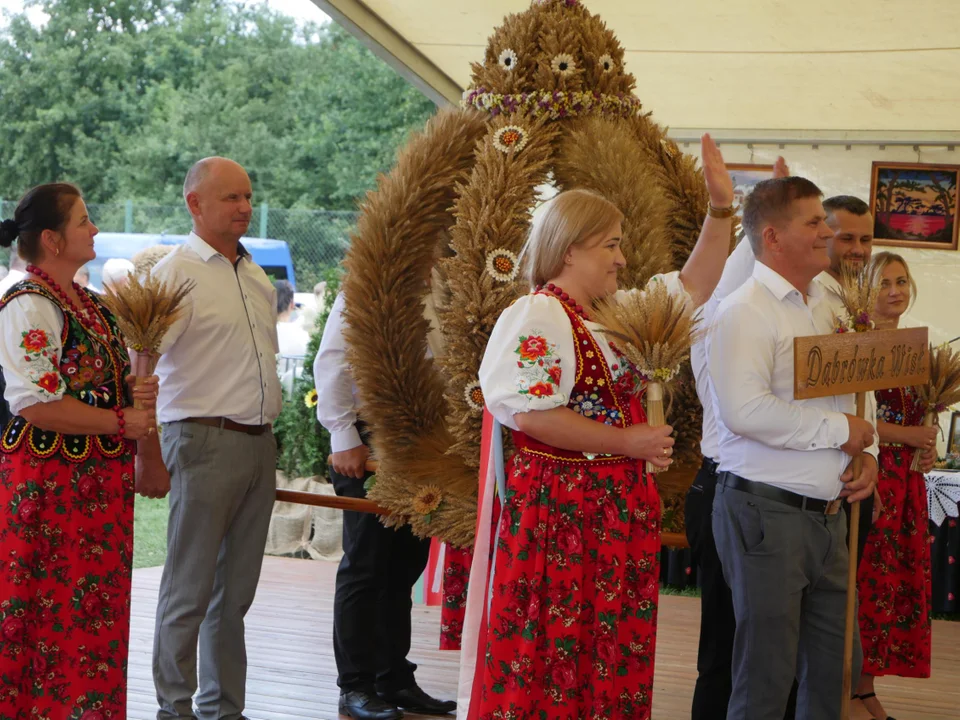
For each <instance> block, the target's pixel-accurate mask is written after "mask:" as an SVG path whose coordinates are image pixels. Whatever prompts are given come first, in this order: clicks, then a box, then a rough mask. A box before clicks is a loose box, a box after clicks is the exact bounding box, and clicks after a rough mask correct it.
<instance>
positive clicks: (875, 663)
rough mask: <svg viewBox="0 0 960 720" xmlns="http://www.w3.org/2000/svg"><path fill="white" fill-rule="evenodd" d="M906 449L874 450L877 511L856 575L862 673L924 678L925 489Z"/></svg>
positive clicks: (928, 592) (926, 668)
mask: <svg viewBox="0 0 960 720" xmlns="http://www.w3.org/2000/svg"><path fill="white" fill-rule="evenodd" d="M912 459H913V450H912V449H911V448H899V447H881V448H880V482H879V484H878V488H879V491H880V500H881V502H882V503H883V508H884V509H883V512H882V513H881V514H880V517H879V518H878V519H877V522H876V523H874V525H873V527H872V528H871V529H870V533H869V534H868V535H867V542H866V546H865V547H864V551H863V560H862V561H861V562H860V567H859V568H858V573H857V585H858V590H859V595H860V640H861V642H862V644H863V672H864V673H867V674H870V675H874V676H877V675H899V676H900V677H918V678H926V677H930V636H931V628H930V597H931V584H930V544H929V539H928V538H929V534H930V531H929V520H928V511H927V486H926V483H925V482H924V479H923V475H922V474H920V473H918V472H911V471H910V462H911V461H912Z"/></svg>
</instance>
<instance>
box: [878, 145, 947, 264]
mask: <svg viewBox="0 0 960 720" xmlns="http://www.w3.org/2000/svg"><path fill="white" fill-rule="evenodd" d="M958 191H960V165H932V164H926V163H885V162H875V163H873V174H872V176H871V180H870V198H871V203H870V205H871V210H872V211H873V225H874V230H873V238H874V243H875V244H877V245H896V246H900V247H915V248H933V249H938V250H956V249H957V230H958V225H957V193H958Z"/></svg>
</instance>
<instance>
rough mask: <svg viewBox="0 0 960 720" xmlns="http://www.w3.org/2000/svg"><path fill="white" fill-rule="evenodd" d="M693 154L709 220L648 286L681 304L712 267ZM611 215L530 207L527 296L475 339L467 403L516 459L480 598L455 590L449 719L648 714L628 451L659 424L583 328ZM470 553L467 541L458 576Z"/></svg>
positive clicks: (558, 203) (640, 525)
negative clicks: (475, 382) (462, 611)
mask: <svg viewBox="0 0 960 720" xmlns="http://www.w3.org/2000/svg"><path fill="white" fill-rule="evenodd" d="M702 150H703V168H704V177H705V179H706V184H707V189H708V192H709V195H710V204H711V211H710V216H709V217H707V218H706V220H705V222H704V224H703V230H702V232H701V234H700V239H699V241H698V243H697V246H696V248H695V249H694V250H693V252H692V253H691V255H690V258H689V260H688V261H687V263H686V265H684V267H683V269H682V270H681V271H679V272H672V273H669V274H666V275H658V276H656V277H654V278H653V279H652V280H651V281H650V282H651V283H654V282H662V283H666V284H667V286H668V287H669V289H670V291H671V292H673V293H678V294H684V295H685V296H687V297H688V298H689V300H690V301H691V302H693V303H695V304H696V305H697V306H699V305H700V304H702V302H703V301H704V300H705V299H706V298H708V297H709V296H710V294H711V293H712V292H713V289H714V287H715V286H716V284H717V281H718V280H719V278H720V273H721V272H722V270H723V265H724V261H725V259H726V256H727V251H728V249H729V246H730V233H731V223H732V219H731V217H732V208H731V205H732V203H733V185H732V183H731V181H730V176H729V174H728V173H727V171H726V168H725V166H724V162H723V158H722V156H721V155H720V152H719V150H718V149H717V147H716V145H715V144H714V143H713V141H712V140H711V139H710V137H709V136H708V135H705V136H704V138H703V147H702ZM622 219H623V215H622V214H621V212H620V211H619V210H618V209H617V208H616V207H615V206H614V205H613V204H611V203H610V202H608V201H607V200H605V199H604V198H602V197H600V196H598V195H595V194H593V193H590V192H587V191H584V190H570V191H567V192H563V193H561V194H560V195H558V196H557V197H555V198H554V199H553V200H551V201H550V203H549V204H548V205H547V206H546V207H545V208H542V209H541V212H540V213H539V214H538V216H537V217H536V219H535V220H534V223H533V227H532V229H531V232H530V238H529V240H528V243H527V247H526V249H525V263H526V270H527V274H528V277H529V280H530V284H531V287H532V290H531V292H530V294H529V295H527V296H525V297H523V298H521V299H520V300H518V301H517V302H516V303H514V304H513V305H512V306H511V307H509V308H508V309H507V310H506V311H505V312H504V313H503V315H501V317H500V319H499V320H498V321H497V324H496V326H495V327H494V330H493V333H492V335H491V337H490V342H489V343H488V345H487V349H486V353H485V355H484V358H483V362H482V364H481V368H480V383H481V386H482V389H483V395H484V398H485V400H486V405H487V408H488V409H489V411H490V412H491V413H492V415H493V416H494V417H495V418H496V419H497V420H499V421H500V422H501V423H502V424H503V425H505V426H507V427H509V428H510V429H511V430H512V431H513V439H514V443H515V445H516V448H517V453H516V454H515V455H514V457H513V458H512V460H511V461H510V463H509V464H508V467H507V468H506V492H505V495H504V498H503V503H504V506H503V511H502V514H501V523H500V527H499V537H498V541H497V546H496V553H495V556H494V562H493V567H494V569H493V574H492V581H491V583H490V595H489V596H487V597H484V596H486V593H485V590H486V588H485V587H484V585H485V583H483V582H482V581H481V582H479V583H474V582H473V581H471V584H470V588H471V593H472V594H473V595H474V596H472V597H471V598H470V600H469V601H468V616H469V617H468V620H467V624H468V627H469V626H471V625H472V626H473V628H474V630H472V631H465V635H464V648H467V647H468V642H469V638H471V637H474V638H477V637H478V638H479V642H476V640H475V642H474V645H473V647H475V648H476V649H477V657H476V662H475V663H473V662H472V661H471V653H469V652H466V653H465V657H464V660H463V663H464V668H463V671H462V672H461V698H462V702H461V707H460V708H459V714H458V717H461V718H464V717H467V718H481V719H484V720H486V719H493V718H511V719H517V720H521V719H524V718H540V717H548V718H551V720H580V719H581V718H593V717H603V718H631V719H633V720H643V719H644V718H649V717H650V708H651V701H652V692H653V661H654V646H655V638H656V623H657V596H658V575H659V567H658V552H659V550H660V499H659V497H658V495H657V489H656V484H655V482H654V480H653V478H652V476H651V475H649V474H647V473H646V472H645V471H644V468H645V465H644V462H643V461H644V460H649V461H651V462H652V463H654V464H655V465H657V466H659V467H666V466H668V465H670V463H671V462H672V461H671V455H672V454H673V442H674V441H673V439H672V438H671V437H670V435H671V432H672V428H671V427H669V426H666V427H657V428H652V427H650V426H648V425H647V424H646V418H645V416H644V411H643V407H642V405H641V403H640V401H639V399H638V398H637V396H636V395H634V394H633V393H632V392H631V391H632V390H633V388H634V387H635V386H636V384H637V383H639V382H641V381H640V379H639V376H638V375H637V373H636V370H635V369H634V368H633V367H631V366H630V364H629V363H628V362H627V360H626V359H625V358H624V357H623V356H622V355H621V354H620V353H619V352H618V351H617V350H616V349H615V348H614V347H613V346H611V344H610V343H609V342H608V341H607V339H606V337H605V336H604V335H603V334H602V333H600V332H599V331H600V329H601V328H600V326H599V325H597V324H596V323H593V322H591V320H590V312H591V309H592V307H593V305H594V303H595V302H596V301H598V300H601V299H603V298H606V297H609V296H611V295H614V294H616V293H618V292H622V291H618V289H617V272H618V270H620V269H621V268H622V267H624V265H625V260H624V256H623V254H622V252H621V250H620V239H621V221H622ZM487 495H489V493H487ZM483 517H484V512H483V509H482V508H481V518H483ZM484 534H485V533H484V529H483V528H480V531H479V533H478V536H477V537H478V538H480V537H483V536H484ZM484 555H486V553H483V552H481V551H479V550H478V551H477V553H476V555H475V558H479V559H475V561H474V562H475V566H474V569H473V576H472V577H476V576H477V573H478V570H477V563H478V562H479V563H482V562H483V560H482V557H483V556H484ZM484 573H485V571H484ZM484 577H486V575H485V574H484ZM476 595H479V596H480V597H476ZM488 602H489V606H488V607H487V608H486V618H485V622H480V621H478V620H477V618H478V616H479V615H480V614H481V613H482V611H483V606H484V605H486V604H487V603H488ZM478 624H479V628H478V627H477V625H478ZM471 672H473V673H474V674H473V675H471ZM464 688H472V691H471V692H470V693H469V696H470V699H469V700H467V699H466V697H467V695H468V693H467V692H466V691H465V690H464Z"/></svg>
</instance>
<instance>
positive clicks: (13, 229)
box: [0, 220, 20, 247]
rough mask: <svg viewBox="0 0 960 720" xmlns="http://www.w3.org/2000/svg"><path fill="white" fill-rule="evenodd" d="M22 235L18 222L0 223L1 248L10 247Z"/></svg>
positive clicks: (7, 221)
mask: <svg viewBox="0 0 960 720" xmlns="http://www.w3.org/2000/svg"><path fill="white" fill-rule="evenodd" d="M19 234H20V228H19V227H18V226H17V222H16V220H4V221H3V222H0V247H10V246H11V245H13V241H14V240H16V239H17V236H18V235H19Z"/></svg>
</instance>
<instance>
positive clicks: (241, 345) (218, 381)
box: [153, 233, 282, 425]
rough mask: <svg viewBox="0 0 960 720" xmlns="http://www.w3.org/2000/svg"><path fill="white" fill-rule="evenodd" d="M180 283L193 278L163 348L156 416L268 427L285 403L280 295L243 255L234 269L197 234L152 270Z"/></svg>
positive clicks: (244, 253)
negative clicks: (279, 357) (280, 370)
mask: <svg viewBox="0 0 960 720" xmlns="http://www.w3.org/2000/svg"><path fill="white" fill-rule="evenodd" d="M153 275H154V277H156V278H158V279H159V280H161V281H164V282H172V283H174V284H176V285H179V284H180V283H181V282H183V281H184V280H193V281H194V283H195V285H194V288H193V290H191V291H190V294H189V295H188V296H187V300H186V309H185V311H184V313H183V315H182V316H181V317H180V319H179V320H177V322H176V323H174V325H173V326H172V327H171V328H170V331H169V332H168V333H167V334H166V336H165V337H164V339H163V343H162V345H161V348H160V349H161V352H162V353H163V355H162V356H161V358H160V362H159V364H158V365H157V375H159V376H160V396H159V398H158V401H157V418H158V419H159V420H160V422H175V421H177V420H183V419H185V418H188V417H224V418H227V419H228V420H233V421H234V422H237V423H241V424H243V425H264V424H266V423H272V422H273V421H274V420H276V418H277V415H279V414H280V404H281V401H282V398H281V391H280V379H279V378H278V377H277V365H276V354H277V352H278V351H279V346H278V344H277V291H276V289H274V287H273V284H272V283H271V282H270V279H269V278H268V277H267V274H266V273H265V272H264V271H263V269H262V268H261V267H260V266H259V265H257V264H256V263H254V262H253V260H251V259H250V255H249V254H248V253H246V252H245V251H243V254H242V256H241V257H240V258H239V259H238V260H237V263H236V265H234V264H232V263H231V262H230V261H229V260H228V259H227V258H226V257H225V256H223V255H222V254H220V253H219V252H217V251H216V250H214V249H213V248H212V247H210V245H208V244H207V243H206V242H204V241H203V240H202V239H201V238H200V237H198V236H197V235H196V234H194V233H190V235H189V237H188V238H187V241H186V242H185V243H183V244H182V245H178V246H177V247H175V248H174V249H173V250H172V251H171V252H170V253H169V254H167V255H166V256H165V257H164V258H163V259H162V260H160V262H158V263H157V265H156V266H155V267H154V269H153Z"/></svg>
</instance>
